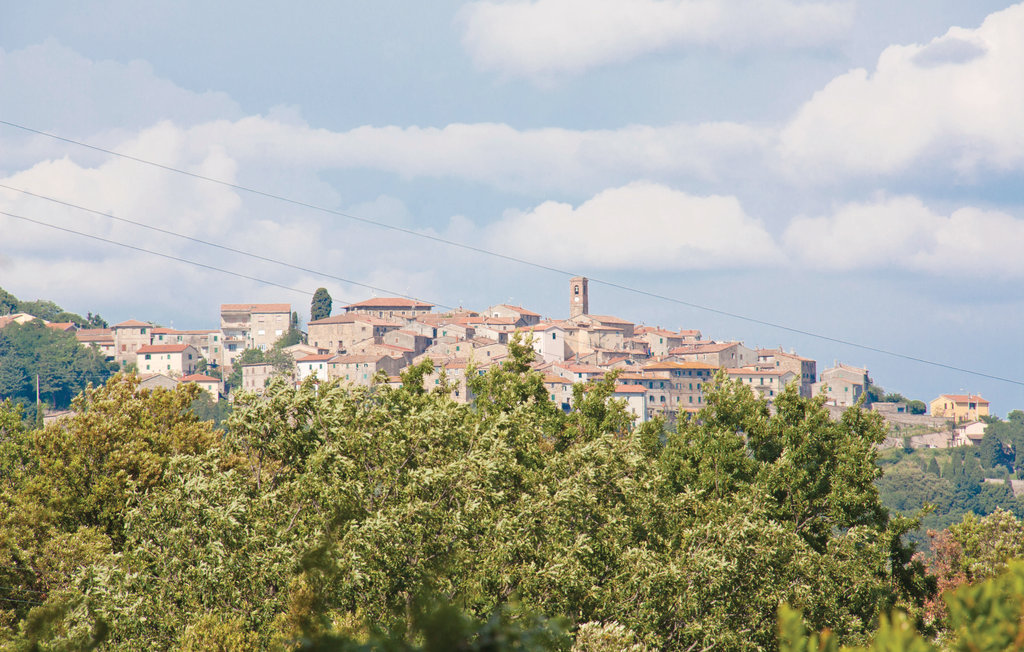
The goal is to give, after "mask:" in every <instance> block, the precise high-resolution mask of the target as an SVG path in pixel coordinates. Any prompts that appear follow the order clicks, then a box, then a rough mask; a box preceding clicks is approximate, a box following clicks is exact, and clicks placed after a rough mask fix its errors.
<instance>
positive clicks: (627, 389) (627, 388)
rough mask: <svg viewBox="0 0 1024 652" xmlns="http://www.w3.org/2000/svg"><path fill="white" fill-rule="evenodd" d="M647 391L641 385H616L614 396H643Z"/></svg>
mask: <svg viewBox="0 0 1024 652" xmlns="http://www.w3.org/2000/svg"><path fill="white" fill-rule="evenodd" d="M646 392H647V389H646V388H645V387H643V386H641V385H616V386H615V393H616V394H644V393H646Z"/></svg>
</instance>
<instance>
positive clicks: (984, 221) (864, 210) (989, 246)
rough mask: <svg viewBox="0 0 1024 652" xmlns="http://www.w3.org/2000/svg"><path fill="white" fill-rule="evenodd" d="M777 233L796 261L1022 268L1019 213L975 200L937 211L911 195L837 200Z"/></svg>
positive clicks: (834, 266)
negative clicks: (973, 204)
mask: <svg viewBox="0 0 1024 652" xmlns="http://www.w3.org/2000/svg"><path fill="white" fill-rule="evenodd" d="M782 241H783V245H784V248H785V250H786V252H787V253H788V255H789V256H790V257H791V259H792V260H793V261H794V262H795V263H796V264H799V265H801V266H805V267H809V268H812V269H819V270H829V271H841V272H845V271H853V270H867V269H885V268H891V269H904V270H910V271H914V272H920V273H925V274H932V275H936V276H940V277H943V276H968V277H974V278H982V277H990V278H1015V277H1021V276H1024V257H1022V256H1021V252H1022V251H1024V219H1019V218H1016V217H1014V216H1012V215H1009V214H1007V213H1004V212H1000V211H989V210H982V209H979V208H975V207H963V208H959V209H957V210H954V211H952V212H951V213H950V214H949V215H943V214H940V213H938V212H936V211H934V210H933V209H931V208H929V207H928V206H926V205H925V204H924V202H922V201H921V200H920V199H918V198H916V197H890V198H886V197H883V198H880V199H878V200H876V201H873V202H868V203H851V204H845V205H843V206H840V207H838V208H837V209H836V210H835V211H834V212H833V213H832V214H831V215H829V216H825V217H799V218H796V219H794V220H793V221H792V222H790V224H789V226H788V227H787V228H786V232H785V234H784V235H783V237H782Z"/></svg>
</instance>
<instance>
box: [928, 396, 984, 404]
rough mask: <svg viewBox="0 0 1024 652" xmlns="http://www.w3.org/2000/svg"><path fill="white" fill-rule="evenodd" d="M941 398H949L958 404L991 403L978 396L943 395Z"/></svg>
mask: <svg viewBox="0 0 1024 652" xmlns="http://www.w3.org/2000/svg"><path fill="white" fill-rule="evenodd" d="M939 398H948V399H949V400H951V401H954V402H956V403H970V402H971V401H973V402H975V403H985V404H986V405H987V404H988V403H989V401H986V400H985V399H983V398H981V397H980V396H978V395H977V394H942V395H940V396H939Z"/></svg>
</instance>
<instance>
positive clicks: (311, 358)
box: [295, 353, 334, 362]
mask: <svg viewBox="0 0 1024 652" xmlns="http://www.w3.org/2000/svg"><path fill="white" fill-rule="evenodd" d="M333 357H334V354H333V353H313V354H310V355H307V356H304V357H302V358H299V359H298V360H296V361H295V362H325V361H327V360H330V359H331V358H333Z"/></svg>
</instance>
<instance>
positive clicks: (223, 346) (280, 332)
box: [0, 277, 988, 447]
mask: <svg viewBox="0 0 1024 652" xmlns="http://www.w3.org/2000/svg"><path fill="white" fill-rule="evenodd" d="M568 304H569V305H568V308H569V311H568V312H569V316H568V318H566V319H547V318H543V317H542V316H541V315H539V314H538V313H536V312H533V311H531V310H529V309H527V308H524V307H521V306H513V305H507V304H497V305H494V306H490V307H488V308H487V309H486V310H483V311H480V312H477V311H472V310H457V311H450V312H444V313H442V312H436V311H435V306H433V305H431V304H429V303H424V302H421V301H416V300H412V299H405V298H386V297H384V298H373V299H368V300H366V301H361V302H358V303H353V304H351V305H346V306H343V307H342V312H341V313H340V314H336V315H331V316H327V317H323V318H320V319H313V320H311V321H309V322H308V324H307V331H306V332H305V333H301V337H300V338H297V339H298V340H300V341H297V342H296V343H294V344H290V345H287V346H282V338H283V337H285V336H286V334H288V333H290V332H295V330H294V329H295V328H296V326H297V321H298V319H297V317H298V316H297V314H296V313H293V312H292V306H291V304H288V303H227V304H222V305H221V309H220V328H219V329H207V330H176V329H172V328H163V327H160V326H157V325H155V324H152V323H149V322H144V321H138V320H129V321H125V322H121V323H119V324H114V325H113V326H112V327H110V328H78V327H77V326H76V325H75V324H73V323H50V324H48V326H49V327H50V328H55V329H58V330H68V331H73V332H74V335H75V337H76V338H77V340H78V341H79V342H81V343H83V344H87V345H91V346H93V347H96V348H97V349H99V351H100V352H102V353H103V354H104V355H105V356H106V357H107V359H108V360H112V361H114V362H115V363H117V364H118V365H119V366H120V368H122V369H126V370H134V371H137V372H138V374H139V375H140V377H141V378H142V383H143V386H146V387H168V388H170V387H174V386H175V385H177V384H178V383H184V382H192V383H196V384H198V385H200V386H201V387H202V388H203V389H206V390H207V391H208V392H209V393H210V395H211V397H212V398H213V400H214V401H218V400H221V399H224V398H227V399H230V398H231V397H232V394H233V392H236V391H238V390H239V389H241V390H246V391H252V392H256V393H260V392H262V391H263V389H264V388H265V387H266V386H267V384H268V383H269V381H270V379H271V378H272V377H274V376H285V377H286V378H287V379H288V380H289V381H291V382H294V383H301V382H303V381H305V380H306V379H308V378H310V377H316V378H318V379H321V380H329V379H338V380H341V381H342V382H344V383H348V384H352V385H370V384H372V383H374V382H382V381H383V382H389V383H394V384H397V383H400V382H401V380H400V378H399V377H398V376H399V373H400V372H401V371H402V370H403V369H405V368H407V367H409V366H410V365H414V364H418V363H421V362H422V361H423V360H430V361H431V363H432V364H433V369H434V370H433V372H432V373H430V374H428V375H427V376H425V378H424V383H426V384H427V385H429V386H440V385H441V383H442V382H444V383H446V386H448V387H449V388H450V391H451V396H452V398H453V399H454V400H456V401H459V402H463V403H468V402H471V401H472V400H473V395H472V393H471V391H470V390H469V388H468V387H467V383H466V373H467V370H468V369H470V368H471V367H472V368H473V369H475V370H476V371H477V372H478V373H483V372H485V371H486V370H487V369H488V368H489V367H490V366H492V365H495V364H500V363H501V362H502V361H503V360H505V359H506V358H507V357H508V354H509V349H508V344H509V340H510V338H512V337H513V336H515V335H516V334H517V333H518V336H519V337H520V338H521V339H522V340H523V341H530V342H531V343H532V346H533V348H534V350H535V352H536V354H535V359H534V362H533V366H534V368H535V369H536V370H537V371H538V372H540V373H542V374H543V378H544V384H545V386H546V387H547V389H548V392H549V394H550V397H551V400H552V401H554V402H555V403H556V404H558V405H560V406H561V408H562V409H563V410H565V411H569V410H571V409H572V396H573V393H572V386H573V384H574V383H579V382H586V381H590V380H595V379H601V378H603V377H604V376H605V374H606V373H607V372H609V371H618V376H617V380H616V386H615V397H616V398H621V399H624V400H625V401H626V403H627V405H628V406H629V410H630V411H631V412H632V413H633V414H634V416H635V417H636V418H637V419H638V421H641V422H643V421H647V420H650V419H652V418H653V417H655V416H661V417H663V418H665V419H667V420H668V421H670V422H672V421H675V420H676V419H677V418H678V417H679V416H680V415H681V414H685V413H694V412H696V411H698V410H699V409H701V407H703V405H704V393H703V390H704V386H705V384H706V383H707V382H708V381H709V380H710V379H711V378H712V376H713V375H714V374H715V372H716V371H717V370H719V369H723V370H724V372H725V374H726V375H727V376H728V377H729V378H731V379H733V380H738V381H740V382H742V383H744V384H746V385H748V386H750V387H751V389H753V390H754V391H755V392H756V393H758V394H759V395H760V396H761V397H762V398H764V399H766V400H767V401H769V402H771V401H772V400H773V399H774V397H775V396H776V395H778V394H779V392H781V391H782V389H783V388H785V387H786V386H787V385H789V384H791V383H796V384H798V385H799V389H800V393H801V395H803V396H807V397H810V396H821V395H824V396H825V402H826V404H827V405H829V406H831V407H832V408H833V410H834V411H841V410H843V409H845V408H846V407H849V406H851V405H853V404H855V403H856V402H857V401H858V400H859V399H860V398H861V396H862V395H863V394H865V393H866V392H868V390H869V388H870V387H871V383H872V381H871V378H870V377H869V374H868V370H867V369H865V368H860V367H855V366H851V365H847V364H842V363H839V362H836V363H834V365H833V366H832V367H829V368H827V369H824V370H823V371H821V373H820V374H819V373H818V370H817V362H816V361H815V360H811V359H809V358H806V357H803V356H800V355H798V354H797V353H795V352H794V351H788V352H787V351H785V350H783V349H782V348H750V347H747V346H746V345H745V344H744V343H743V342H736V341H718V340H715V339H706V338H705V336H704V335H703V334H702V333H701V332H700V331H698V330H679V331H672V330H666V329H664V328H660V327H657V326H654V327H652V326H644V325H637V324H635V323H633V322H631V321H629V320H627V319H623V318H620V317H616V316H612V315H600V314H592V313H591V311H590V295H589V288H588V281H587V279H586V278H585V277H576V278H573V279H571V280H570V282H569V287H568ZM30 319H32V317H31V316H30V315H19V314H14V315H9V316H5V317H0V320H2V321H0V328H2V327H3V326H4V325H5V323H10V322H12V321H19V320H22V321H23V320H30ZM272 349H276V350H278V351H279V352H280V353H282V354H284V355H283V356H278V357H277V359H275V360H274V361H273V362H271V361H269V360H266V361H258V362H250V361H247V357H249V358H251V357H252V356H247V355H246V352H247V351H249V352H255V351H260V352H266V351H270V350H272ZM257 357H260V358H262V356H257ZM282 360H285V361H286V362H285V364H282V362H281V361H282ZM238 370H240V372H241V373H237V371H238ZM232 374H233V377H234V378H235V379H237V380H236V381H235V383H234V384H232V383H230V382H226V379H228V378H229V377H232ZM384 378H386V379H387V380H386V381H385V380H383V379H384ZM871 407H872V409H876V410H878V411H881V412H883V413H884V414H885V416H886V418H887V419H888V420H889V421H890V423H892V422H897V423H904V424H911V425H925V426H931V427H932V429H933V430H934V431H935V435H934V436H932V437H930V438H925V439H922V441H921V442H920V443H921V444H923V445H927V446H936V447H945V446H950V445H954V446H955V445H961V444H965V443H966V444H970V443H974V442H975V441H976V440H980V437H981V436H982V434H983V432H984V423H983V422H981V418H982V417H984V416H987V415H988V401H986V400H985V399H983V398H981V397H980V396H959V395H943V396H940V397H938V398H936V399H935V400H933V401H932V403H931V415H930V416H927V415H912V414H909V412H910V410H908V407H907V404H906V403H905V402H900V401H888V402H876V403H873V404H871ZM947 425H956V427H947Z"/></svg>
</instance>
